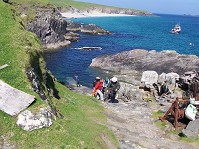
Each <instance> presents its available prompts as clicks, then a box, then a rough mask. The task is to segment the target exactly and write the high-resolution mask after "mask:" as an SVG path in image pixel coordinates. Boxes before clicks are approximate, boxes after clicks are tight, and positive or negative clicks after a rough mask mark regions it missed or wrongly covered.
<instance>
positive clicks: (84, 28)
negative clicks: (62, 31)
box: [67, 20, 111, 35]
mask: <svg viewBox="0 0 199 149" xmlns="http://www.w3.org/2000/svg"><path fill="white" fill-rule="evenodd" d="M67 22H68V26H67V31H73V32H76V31H79V32H82V33H87V34H92V35H100V34H102V35H104V34H111V33H110V32H109V31H107V30H104V29H102V28H101V27H99V26H97V25H95V24H83V23H81V24H79V23H76V22H73V21H70V20H68V21H67Z"/></svg>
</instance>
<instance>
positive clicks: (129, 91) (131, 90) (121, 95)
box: [117, 82, 143, 102]
mask: <svg viewBox="0 0 199 149" xmlns="http://www.w3.org/2000/svg"><path fill="white" fill-rule="evenodd" d="M117 94H118V99H121V100H123V101H125V102H128V101H132V100H142V99H143V93H142V91H141V90H139V88H138V86H134V85H132V84H129V83H124V82H120V89H119V91H118V93H117Z"/></svg>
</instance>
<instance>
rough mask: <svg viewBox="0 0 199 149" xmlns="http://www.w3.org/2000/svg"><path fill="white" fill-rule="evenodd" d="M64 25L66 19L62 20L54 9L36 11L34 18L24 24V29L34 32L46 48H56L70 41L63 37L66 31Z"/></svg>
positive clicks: (65, 25)
mask: <svg viewBox="0 0 199 149" xmlns="http://www.w3.org/2000/svg"><path fill="white" fill-rule="evenodd" d="M66 27H67V21H66V20H63V19H62V16H61V14H60V13H59V12H58V11H56V10H55V9H53V10H50V9H49V10H46V11H44V10H42V11H40V12H38V13H37V17H36V19H35V20H34V21H29V22H28V23H27V25H26V29H27V30H28V31H31V32H34V33H35V34H36V35H37V36H38V37H39V38H40V40H41V42H42V44H43V45H44V47H46V48H58V47H61V46H66V45H68V44H70V41H69V40H66V39H65V37H64V35H65V34H66V33H67V31H66Z"/></svg>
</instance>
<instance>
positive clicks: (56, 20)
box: [19, 5, 152, 49]
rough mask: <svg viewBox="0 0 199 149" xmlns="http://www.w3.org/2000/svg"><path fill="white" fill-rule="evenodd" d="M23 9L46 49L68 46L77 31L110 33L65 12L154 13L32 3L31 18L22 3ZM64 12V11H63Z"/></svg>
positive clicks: (75, 36) (76, 35) (75, 38)
mask: <svg viewBox="0 0 199 149" xmlns="http://www.w3.org/2000/svg"><path fill="white" fill-rule="evenodd" d="M22 7H24V8H23V9H22V8H20V9H19V10H20V12H21V17H22V19H26V20H27V21H26V23H25V25H24V26H25V28H26V29H27V30H28V31H31V32H33V33H35V34H36V35H37V36H38V37H39V39H40V40H41V43H42V45H43V47H44V48H45V49H57V48H60V47H64V46H68V45H70V44H71V42H73V41H77V40H78V39H79V37H80V35H79V34H78V33H77V32H82V33H88V34H92V35H98V34H110V32H109V31H107V30H105V29H102V28H101V27H99V26H96V25H95V24H81V23H75V22H73V21H71V20H65V19H63V16H62V13H63V12H70V13H72V14H75V13H78V14H83V15H85V14H84V13H89V14H90V13H94V12H95V13H96V12H97V14H101V13H103V14H106V15H108V14H125V15H141V16H150V15H152V14H151V13H149V12H146V11H139V10H133V9H123V8H115V7H106V6H103V7H101V6H95V7H88V8H84V9H77V8H75V7H72V6H66V7H54V6H52V5H48V6H40V7H38V6H37V7H35V6H34V5H31V6H30V7H31V8H32V9H34V13H35V15H34V16H31V17H32V18H31V19H27V18H30V16H29V14H28V11H27V8H26V7H27V6H24V5H22ZM61 12H62V13H61Z"/></svg>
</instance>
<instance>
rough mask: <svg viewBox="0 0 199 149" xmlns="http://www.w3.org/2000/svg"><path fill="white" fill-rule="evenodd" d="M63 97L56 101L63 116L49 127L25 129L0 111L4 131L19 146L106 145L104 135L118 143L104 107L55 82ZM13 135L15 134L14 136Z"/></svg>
mask: <svg viewBox="0 0 199 149" xmlns="http://www.w3.org/2000/svg"><path fill="white" fill-rule="evenodd" d="M56 87H57V88H58V89H59V91H60V92H59V94H60V96H61V97H62V98H61V99H60V100H55V101H54V103H55V105H56V106H57V107H59V110H60V111H61V113H62V114H63V115H64V116H65V117H64V118H63V119H57V120H56V121H55V120H54V121H53V125H52V126H51V127H49V128H44V129H40V130H34V131H32V132H26V131H23V130H21V129H20V128H19V127H18V126H16V124H15V121H16V120H15V119H14V118H11V117H10V116H8V115H6V114H4V113H2V112H0V117H1V120H0V122H1V123H0V126H1V128H3V131H1V132H0V133H1V135H2V134H4V135H5V134H7V136H9V137H10V140H11V141H13V142H15V143H17V146H18V148H27V149H28V148H42V149H43V148H46V149H47V148H52V149H54V148H107V146H106V145H105V142H104V140H103V139H102V135H106V136H107V138H108V139H109V140H110V141H111V142H113V144H114V145H115V146H117V141H116V139H115V137H114V135H113V133H112V132H111V131H110V130H109V129H108V128H107V120H106V117H105V115H104V114H103V111H104V109H103V107H102V106H100V105H99V104H96V102H94V101H92V100H91V99H90V98H91V97H88V96H84V95H79V94H75V93H73V92H71V91H69V90H67V89H66V88H65V87H64V86H62V85H61V84H56ZM11 134H12V135H11Z"/></svg>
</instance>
